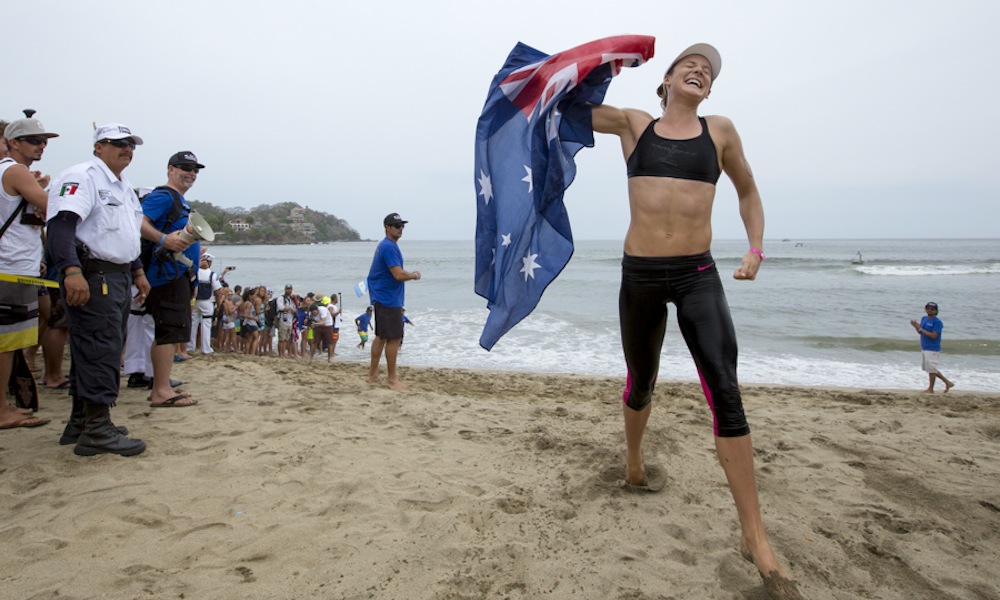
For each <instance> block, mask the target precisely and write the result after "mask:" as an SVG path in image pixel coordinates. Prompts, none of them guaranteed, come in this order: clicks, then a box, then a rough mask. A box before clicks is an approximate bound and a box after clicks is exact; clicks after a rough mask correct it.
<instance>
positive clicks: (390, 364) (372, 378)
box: [368, 336, 407, 390]
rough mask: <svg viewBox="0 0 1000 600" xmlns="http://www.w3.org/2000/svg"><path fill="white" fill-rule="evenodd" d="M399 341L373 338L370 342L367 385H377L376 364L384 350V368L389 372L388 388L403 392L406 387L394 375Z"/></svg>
mask: <svg viewBox="0 0 1000 600" xmlns="http://www.w3.org/2000/svg"><path fill="white" fill-rule="evenodd" d="M401 342H402V340H401V339H396V340H384V339H382V338H380V337H379V336H375V339H374V340H373V341H372V361H371V365H370V366H369V368H368V383H378V381H379V378H378V363H379V360H381V358H382V350H383V349H384V350H385V366H386V370H387V371H388V372H389V387H393V388H396V389H397V390H405V389H406V388H407V385H406V384H405V383H403V382H402V381H400V380H399V376H398V375H397V374H396V356H397V355H398V354H399V345H400V343H401Z"/></svg>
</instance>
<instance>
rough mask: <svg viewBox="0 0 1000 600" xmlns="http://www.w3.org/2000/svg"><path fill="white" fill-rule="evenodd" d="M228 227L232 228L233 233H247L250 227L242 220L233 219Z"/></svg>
mask: <svg viewBox="0 0 1000 600" xmlns="http://www.w3.org/2000/svg"><path fill="white" fill-rule="evenodd" d="M229 226H230V227H232V228H233V231H249V230H250V228H251V227H252V225H251V224H250V223H247V222H246V221H244V220H243V219H233V220H232V221H230V222H229Z"/></svg>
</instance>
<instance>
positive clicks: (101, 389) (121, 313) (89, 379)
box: [61, 271, 132, 405]
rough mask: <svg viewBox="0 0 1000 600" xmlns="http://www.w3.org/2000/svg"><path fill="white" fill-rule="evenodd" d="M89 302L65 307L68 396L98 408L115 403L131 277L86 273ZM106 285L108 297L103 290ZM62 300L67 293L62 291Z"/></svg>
mask: <svg viewBox="0 0 1000 600" xmlns="http://www.w3.org/2000/svg"><path fill="white" fill-rule="evenodd" d="M85 275H86V277H87V283H88V284H89V286H90V300H88V301H87V303H86V304H84V305H82V306H68V305H67V307H66V313H67V316H68V317H69V353H70V358H71V359H72V362H71V364H70V368H69V381H70V388H69V393H70V395H74V396H79V397H80V398H82V399H85V400H90V401H91V402H96V403H98V404H109V405H110V404H114V403H115V402H117V401H118V391H119V386H120V383H121V378H120V370H121V357H122V348H124V346H125V328H126V324H127V320H128V310H129V295H130V294H131V292H132V274H131V273H129V272H128V271H124V272H117V273H96V272H87V273H85ZM105 284H106V285H107V294H105V293H104V286H105ZM61 291H62V293H63V297H64V298H65V297H66V290H65V288H62V290H61Z"/></svg>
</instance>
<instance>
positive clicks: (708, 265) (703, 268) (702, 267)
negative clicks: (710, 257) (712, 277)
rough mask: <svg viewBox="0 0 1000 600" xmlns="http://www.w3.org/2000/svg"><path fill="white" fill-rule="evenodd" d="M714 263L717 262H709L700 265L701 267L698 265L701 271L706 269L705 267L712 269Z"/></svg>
mask: <svg viewBox="0 0 1000 600" xmlns="http://www.w3.org/2000/svg"><path fill="white" fill-rule="evenodd" d="M714 264H715V263H708V264H707V265H704V266H700V267H698V270H699V271H704V270H705V269H711V268H712V265H714Z"/></svg>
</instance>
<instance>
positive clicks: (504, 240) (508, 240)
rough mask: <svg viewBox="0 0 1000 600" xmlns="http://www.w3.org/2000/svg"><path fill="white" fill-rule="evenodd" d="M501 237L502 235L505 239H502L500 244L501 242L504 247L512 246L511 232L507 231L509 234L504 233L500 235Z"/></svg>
mask: <svg viewBox="0 0 1000 600" xmlns="http://www.w3.org/2000/svg"><path fill="white" fill-rule="evenodd" d="M500 237H502V238H503V241H502V242H500V244H501V245H502V246H503V247H505V248H506V247H507V246H510V234H509V233H507V234H504V235H502V236H500Z"/></svg>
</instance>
